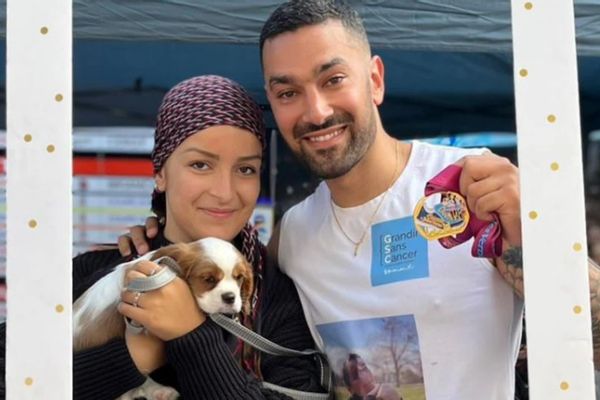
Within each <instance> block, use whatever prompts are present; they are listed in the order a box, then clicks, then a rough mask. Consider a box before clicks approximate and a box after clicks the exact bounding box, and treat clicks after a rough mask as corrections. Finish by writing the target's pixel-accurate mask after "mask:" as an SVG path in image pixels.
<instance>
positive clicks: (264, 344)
mask: <svg viewBox="0 0 600 400" xmlns="http://www.w3.org/2000/svg"><path fill="white" fill-rule="evenodd" d="M154 262H155V263H157V264H158V265H162V266H165V267H168V268H162V269H161V270H160V271H158V272H157V273H156V274H153V275H150V276H148V277H146V278H137V279H134V280H132V281H131V282H129V284H128V285H127V290H130V291H133V292H139V293H143V292H149V291H151V290H155V289H159V288H161V287H163V286H165V285H167V284H169V283H170V282H172V281H173V280H174V279H175V278H176V277H177V276H178V275H179V274H180V273H181V268H180V267H179V265H178V264H177V262H176V261H175V260H174V259H172V258H171V257H167V256H165V257H161V258H159V259H157V260H155V261H154ZM208 316H209V317H210V319H211V320H212V321H213V322H215V323H216V324H217V325H219V326H220V327H221V328H223V329H224V330H226V331H228V332H229V333H231V334H232V335H234V336H236V337H238V338H240V339H241V340H243V341H244V342H246V343H248V344H249V345H250V346H253V347H255V348H256V349H258V350H260V351H262V352H264V353H267V354H271V355H274V356H283V357H307V356H312V357H314V359H315V360H316V362H317V363H318V365H319V369H320V372H321V376H320V382H321V386H322V387H323V388H325V389H327V393H316V392H305V391H301V390H295V389H290V388H286V387H284V386H279V385H275V384H273V383H269V382H264V381H263V382H261V384H262V386H263V387H264V388H266V389H269V390H273V391H276V392H280V393H283V394H285V395H287V396H289V397H291V398H293V399H295V400H328V399H330V398H331V397H330V393H331V385H332V382H331V370H330V368H329V364H328V362H327V360H326V358H325V356H324V355H323V354H321V353H320V352H318V351H316V350H304V351H299V350H294V349H289V348H287V347H283V346H280V345H278V344H276V343H274V342H272V341H270V340H268V339H266V338H265V337H263V336H261V335H259V334H257V333H256V332H254V331H252V330H250V329H248V328H246V327H245V326H243V325H241V324H240V323H239V322H236V321H234V320H232V319H231V318H229V317H226V316H225V315H223V314H209V315H208ZM125 322H126V324H127V329H128V330H130V331H131V332H132V333H135V334H137V333H141V332H143V331H144V327H143V326H142V325H140V324H138V323H136V322H135V321H132V320H130V319H128V318H125Z"/></svg>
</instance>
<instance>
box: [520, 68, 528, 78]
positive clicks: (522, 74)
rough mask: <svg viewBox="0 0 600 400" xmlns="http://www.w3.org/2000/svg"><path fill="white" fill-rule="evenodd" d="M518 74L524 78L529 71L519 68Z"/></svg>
mask: <svg viewBox="0 0 600 400" xmlns="http://www.w3.org/2000/svg"><path fill="white" fill-rule="evenodd" d="M519 75H521V76H522V77H523V78H525V77H526V76H527V75H529V71H527V70H526V69H525V68H521V70H520V71H519Z"/></svg>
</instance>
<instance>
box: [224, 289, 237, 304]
mask: <svg viewBox="0 0 600 400" xmlns="http://www.w3.org/2000/svg"><path fill="white" fill-rule="evenodd" d="M221 298H222V299H223V303H225V304H233V302H234V301H235V293H233V292H227V293H223V294H222V295H221Z"/></svg>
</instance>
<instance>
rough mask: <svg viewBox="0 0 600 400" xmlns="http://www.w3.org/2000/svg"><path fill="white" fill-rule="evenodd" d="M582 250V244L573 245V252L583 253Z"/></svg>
mask: <svg viewBox="0 0 600 400" xmlns="http://www.w3.org/2000/svg"><path fill="white" fill-rule="evenodd" d="M581 249H582V246H581V243H579V242H577V243H575V244H574V245H573V250H575V251H581Z"/></svg>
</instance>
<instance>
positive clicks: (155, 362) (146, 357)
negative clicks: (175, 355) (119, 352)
mask: <svg viewBox="0 0 600 400" xmlns="http://www.w3.org/2000/svg"><path fill="white" fill-rule="evenodd" d="M125 343H126V344H127V349H128V350H129V354H130V355H131V358H132V359H133V362H134V363H135V366H136V367H137V369H138V370H139V371H140V372H141V373H142V374H144V375H149V374H150V373H151V372H153V371H155V370H157V369H158V368H160V367H162V366H163V365H164V364H165V362H166V356H165V343H164V342H163V341H162V340H160V339H159V338H157V337H156V336H154V335H153V334H151V333H150V332H147V331H145V332H142V333H138V334H135V333H131V332H129V331H128V330H126V331H125Z"/></svg>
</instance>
